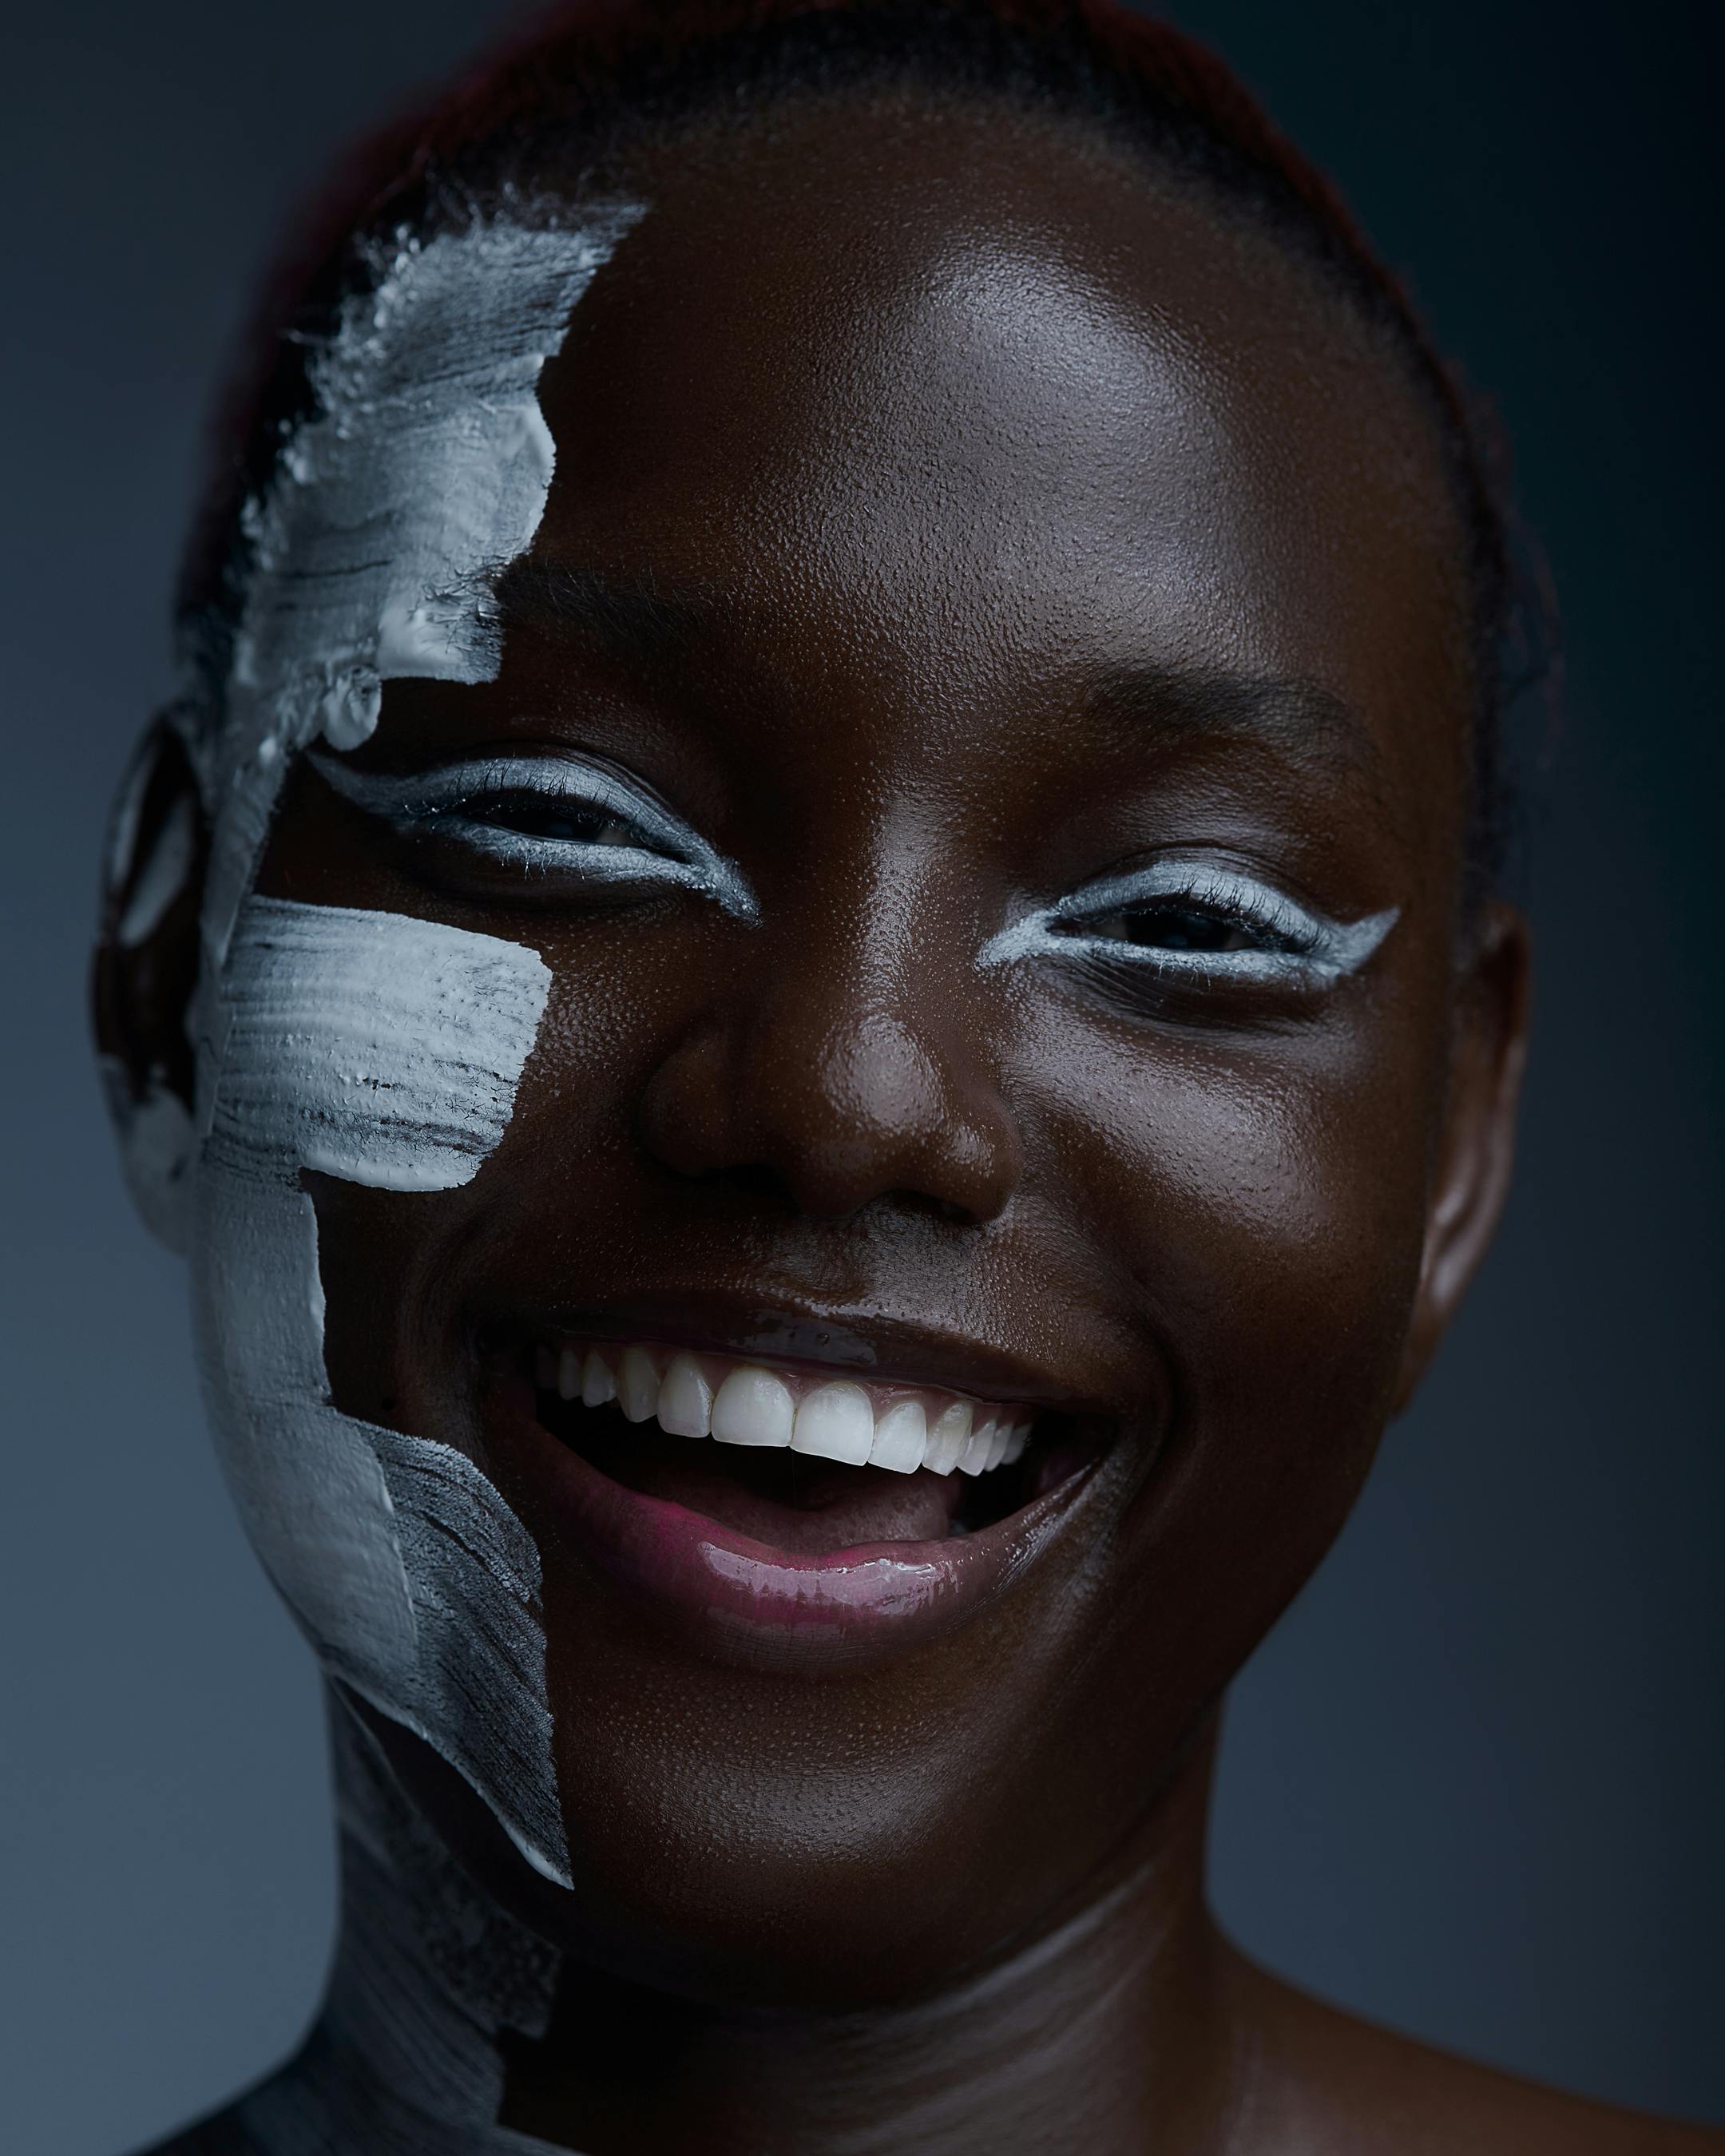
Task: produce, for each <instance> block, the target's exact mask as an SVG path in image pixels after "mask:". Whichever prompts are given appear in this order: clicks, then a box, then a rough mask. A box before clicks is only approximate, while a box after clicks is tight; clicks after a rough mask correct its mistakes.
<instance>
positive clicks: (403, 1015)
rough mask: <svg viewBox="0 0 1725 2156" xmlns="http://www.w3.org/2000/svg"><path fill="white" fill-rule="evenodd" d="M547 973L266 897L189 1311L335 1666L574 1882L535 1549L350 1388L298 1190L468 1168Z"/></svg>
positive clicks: (219, 1395) (232, 1007)
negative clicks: (349, 1407) (368, 1413)
mask: <svg viewBox="0 0 1725 2156" xmlns="http://www.w3.org/2000/svg"><path fill="white" fill-rule="evenodd" d="M550 985H551V975H550V971H549V969H548V968H547V966H546V964H545V962H544V961H543V960H542V958H541V957H539V955H538V953H537V952H535V951H531V950H529V949H527V948H526V947H525V946H524V945H521V944H518V943H509V942H504V941H502V940H501V938H500V937H495V936H478V935H474V934H471V933H470V932H468V931H466V930H465V929H459V928H451V927H446V926H445V925H444V923H442V922H440V921H413V920H408V919H407V918H405V917H403V916H401V915H398V914H390V913H375V912H364V911H352V910H351V909H349V908H347V907H345V906H300V905H296V904H294V903H292V902H290V901H285V900H280V899H268V898H257V897H254V898H249V899H248V900H246V901H245V903H244V906H242V907H241V909H240V914H239V920H238V921H237V922H236V924H235V927H234V933H233V935H232V937H230V939H229V944H228V959H227V962H226V964H225V965H224V967H223V971H222V975H221V979H220V983H219V986H218V998H217V1003H216V1009H215V1012H214V1014H213V1015H214V1034H213V1040H212V1043H211V1052H212V1061H213V1065H214V1075H213V1086H212V1091H211V1096H210V1120H209V1130H208V1135H207V1137H206V1138H205V1140H204V1143H203V1147H202V1150H201V1152H200V1156H199V1161H198V1173H197V1177H196V1182H195V1204H196V1222H195V1233H194V1236H193V1251H194V1262H193V1317H194V1322H195V1325H196V1329H197V1336H198V1354H199V1363H200V1368H201V1371H202V1374H203V1385H204V1392H205V1397H206V1399H207V1402H208V1407H209V1412H210V1419H211V1421H212V1423H213V1425H214V1428H215V1431H216V1437H217V1443H218V1449H219V1450H220V1452H221V1455H222V1460H223V1466H224V1467H225V1468H226V1470H227V1472H228V1480H229V1481H230V1483H231V1485H232V1486H233V1490H234V1499H235V1502H236V1504H237V1505H238V1507H239V1512H240V1516H241V1518H242V1520H243V1521H244V1525H245V1527H246V1531H247V1532H248V1534H249V1536H250V1537H251V1539H252V1542H253V1543H254V1546H255V1547H256V1548H257V1551H258V1553H259V1556H260V1558H262V1559H263V1561H264V1565H265V1567H266V1568H267V1569H268V1571H269V1573H270V1577H271V1578H272V1579H273V1580H274V1581H275V1584H276V1586H277V1587H278V1589H280V1592H281V1594H282V1595H283V1596H284V1598H285V1600H286V1601H287V1604H288V1605H289V1607H290V1609H291V1610H292V1611H293V1613H294V1615H295V1618H296V1619H297V1620H298V1621H299V1623H300V1625H301V1627H302V1628H303V1630H305V1633H306V1634H307V1635H308V1637H309V1638H310V1640H311V1643H312V1645H313V1646H314V1647H315V1648H316V1651H317V1654H318V1657H319V1659H320V1661H321V1663H322V1665H323V1666H324V1668H325V1669H326V1671H328V1673H329V1674H330V1675H331V1676H334V1677H337V1678H339V1679H340V1680H341V1681H342V1682H343V1683H345V1684H347V1685H348V1686H351V1687H352V1689H353V1690H354V1691H357V1692H358V1693H359V1694H361V1696H362V1697H364V1698H366V1699H367V1700H369V1701H370V1702H372V1705H373V1706H374V1707H377V1708H378V1709H379V1711H380V1712H383V1713H385V1714H387V1715H388V1716H390V1717H392V1718H393V1720H395V1721H397V1722H401V1723H402V1724H403V1726H404V1727H407V1728H409V1729H411V1730H413V1731H414V1732H416V1733H417V1734H418V1735H419V1736H421V1737H423V1738H424V1739H425V1740H426V1741H427V1742H428V1743H429V1744H431V1745H432V1746H433V1747H434V1749H435V1750H436V1751H438V1752H439V1753H440V1754H441V1755H442V1756H443V1757H444V1758H445V1759H447V1760H448V1761H449V1763H450V1764H451V1765H452V1766H454V1768H457V1769H458V1770H459V1772H460V1774H462V1775H463V1776H464V1777H465V1779H466V1780H467V1781H468V1783H469V1784H470V1786H471V1787H472V1788H473V1789H475V1790H476V1791H477V1792H478V1793H479V1794H480V1796H481V1797H483V1798H484V1799H485V1801H486V1803H487V1804H490V1807H491V1809H492V1811H493V1812H494V1813H495V1815H496V1817H497V1818H498V1820H499V1821H500V1822H501V1825H503V1826H504V1828H505V1829H506V1831H507V1832H508V1833H509V1835H510V1836H511V1839H512V1840H514V1841H515V1843H516V1846H517V1847H518V1848H519V1849H520V1850H521V1852H522V1854H523V1855H524V1856H526V1858H527V1859H528V1861H530V1862H531V1863H532V1864H533V1865H534V1866H535V1867H536V1869H537V1870H539V1871H542V1872H543V1873H544V1874H545V1875H546V1876H547V1877H550V1878H552V1879H557V1880H560V1881H566V1880H567V1869H568V1866H567V1850H566V1848H565V1845H564V1840H563V1831H562V1820H561V1815H560V1813H559V1809H558V1805H557V1785H556V1776H555V1772H554V1769H553V1768H552V1753H551V1714H550V1710H549V1707H547V1702H546V1696H545V1645H544V1636H543V1631H542V1625H541V1620H540V1613H539V1588H540V1573H539V1558H538V1553H537V1552H536V1550H535V1548H534V1547H533V1544H532V1542H531V1538H530V1537H528V1535H527V1533H526V1531H525V1529H524V1528H523V1527H521V1524H520V1522H518V1521H517V1520H516V1517H515V1515H514V1514H513V1512H511V1510H510V1508H509V1507H508V1506H507V1505H506V1503H505V1502H504V1501H503V1499H502V1497H501V1496H500V1495H499V1494H498V1492H497V1491H495V1489H494V1488H493V1487H492V1486H491V1484H490V1482H489V1481H487V1480H486V1479H485V1476H483V1475H482V1474H481V1473H480V1471H479V1469H478V1468H477V1467H475V1466H474V1464H473V1463H472V1461H471V1460H469V1459H468V1458H467V1457H466V1455H465V1454H464V1453H460V1452H458V1451H455V1450H453V1449H452V1448H451V1447H449V1446H448V1445H439V1444H434V1443H432V1442H430V1441H429V1440H425V1439H423V1438H419V1437H404V1436H403V1435H400V1434H399V1433H398V1432H396V1431H393V1430H385V1429H382V1428H380V1427H377V1425H374V1424H369V1423H365V1422H362V1421H359V1420H357V1419H356V1418H354V1417H352V1416H351V1415H347V1414H342V1413H341V1411H340V1410H339V1409H336V1408H335V1407H333V1406H332V1405H331V1404H330V1400H329V1379H328V1375H327V1373H326V1369H325V1365H324V1355H323V1317H324V1309H323V1291H322V1287H321V1281H320V1278H319V1274H318V1265H317V1220H316V1214H315V1212H314V1210H313V1208H312V1201H311V1198H310V1197H309V1196H308V1195H307V1193H305V1190H304V1189H303V1188H301V1177H302V1175H303V1174H304V1173H305V1171H306V1170H308V1169H316V1170H318V1171H321V1173H325V1174H327V1175H332V1176H338V1177H340V1178H342V1179H344V1180H345V1181H347V1182H351V1183H361V1184H363V1185H365V1186H367V1188H372V1189H383V1190H395V1191H403V1192H425V1191H434V1190H449V1189H454V1188H459V1187H460V1186H461V1185H463V1184H465V1183H470V1182H471V1180H472V1179H473V1178H474V1176H475V1174H477V1173H478V1172H479V1168H480V1163H481V1162H482V1161H483V1160H484V1159H485V1156H486V1155H487V1154H488V1153H489V1152H491V1151H492V1149H493V1148H494V1147H495V1146H496V1144H497V1143H498V1142H499V1140H500V1139H501V1137H502V1135H503V1132H504V1129H505V1127H506V1125H507V1123H508V1121H509V1117H510V1113H511V1109H512V1107H513V1106H514V1101H515V1092H516V1085H517V1083H518V1082H519V1081H520V1077H521V1070H522V1068H523V1066H524V1065H525V1064H526V1060H527V1056H528V1054H529V1052H530V1051H531V1048H532V1045H533V1040H534V1037H535V1035H536V1033H537V1030H538V1026H539V1021H540V1019H541V1016H542V1014H543V1012H544V1009H545V1003H546V998H547V994H548V993H549V990H550Z"/></svg>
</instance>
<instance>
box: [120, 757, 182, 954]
mask: <svg viewBox="0 0 1725 2156" xmlns="http://www.w3.org/2000/svg"><path fill="white" fill-rule="evenodd" d="M197 851H198V809H197V804H196V803H194V802H193V801H191V800H190V799H188V798H187V797H186V796H184V795H183V794H182V796H181V798H179V799H178V800H177V801H176V802H174V803H173V804H172V806H171V807H170V808H169V809H168V812H167V815H166V816H165V817H163V819H162V829H160V830H159V831H158V832H157V834H156V841H155V844H153V845H152V846H151V849H150V850H149V852H148V853H147V854H146V855H145V857H144V859H143V860H141V862H140V863H139V864H138V868H137V873H136V878H135V880H134V881H133V884H132V887H131V896H129V897H128V898H127V900H126V910H125V911H124V912H123V913H121V916H120V919H119V921H117V922H116V925H115V929H114V940H115V942H116V943H118V944H119V945H120V947H121V949H122V950H125V951H135V950H136V948H137V947H138V946H139V944H141V943H146V942H148V941H149V939H150V938H151V936H153V935H154V934H155V932H156V931H157V929H158V928H159V927H161V926H162V920H163V918H164V916H166V914H167V910H168V908H169V907H170V906H172V904H173V902H174V901H175V900H176V899H177V897H178V896H180V894H181V892H182V891H184V889H185V888H186V885H187V880H188V879H189V878H190V876H191V874H192V864H193V860H195V858H196V856H197Z"/></svg>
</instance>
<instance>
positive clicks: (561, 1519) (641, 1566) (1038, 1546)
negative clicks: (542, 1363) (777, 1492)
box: [532, 1420, 1094, 1670]
mask: <svg viewBox="0 0 1725 2156" xmlns="http://www.w3.org/2000/svg"><path fill="white" fill-rule="evenodd" d="M532 1433H533V1435H534V1437H535V1439H536V1444H535V1445H534V1450H535V1451H536V1453H537V1455H538V1463H537V1464H538V1466H539V1469H540V1473H539V1476H537V1477H536V1480H537V1481H539V1483H540V1487H541V1489H542V1491H543V1492H544V1494H545V1495H546V1496H548V1497H549V1498H550V1500H551V1501H552V1505H553V1506H554V1507H555V1509H556V1512H557V1522H558V1525H559V1526H560V1527H561V1528H562V1531H563V1535H562V1538H561V1539H565V1540H566V1542H567V1543H572V1544H573V1546H574V1548H575V1549H576V1550H577V1551H578V1553H579V1555H580V1556H581V1558H583V1560H584V1561H585V1562H586V1563H587V1564H588V1565H589V1566H590V1567H591V1568H592V1569H593V1571H594V1572H595V1573H598V1574H599V1575H600V1576H601V1577H603V1578H605V1579H606V1580H608V1581H609V1582H610V1583H611V1584H613V1585H614V1586H617V1587H620V1588H622V1589H624V1591H625V1592H626V1593H627V1594H629V1595H630V1596H631V1597H632V1598H633V1599H637V1600H639V1602H641V1603H642V1604H644V1605H645V1606H646V1607H648V1608H649V1609H650V1610H651V1611H652V1613H653V1614H655V1616H656V1617H657V1618H658V1619H659V1620H660V1621H661V1622H664V1621H667V1620H669V1621H670V1623H672V1624H673V1625H675V1627H676V1628H677V1629H679V1630H684V1631H685V1632H688V1633H691V1634H692V1635H694V1641H693V1643H694V1644H696V1645H699V1646H701V1648H702V1649H704V1650H706V1651H708V1652H713V1651H717V1652H719V1653H721V1654H725V1653H726V1650H729V1655H730V1656H732V1657H734V1658H736V1659H737V1660H740V1661H748V1662H752V1663H755V1664H757V1665H760V1666H768V1667H775V1668H801V1669H807V1670H819V1669H820V1668H822V1667H845V1668H854V1667H855V1666H858V1665H859V1664H865V1663H870V1662H875V1661H887V1660H890V1659H891V1658H893V1657H894V1656H896V1655H900V1654H903V1653H906V1652H907V1651H908V1650H911V1649H912V1648H914V1647H918V1646H922V1645H925V1644H926V1643H927V1642H929V1641H931V1640H939V1639H942V1638H944V1637H945V1636H946V1635H947V1634H948V1633H951V1632H954V1631H956V1630H958V1629H959V1628H960V1627H961V1626H962V1625H968V1624H969V1623H971V1622H972V1621H973V1620H974V1619H975V1618H977V1617H978V1616H979V1615H980V1614H982V1613H983V1611H984V1610H985V1609H988V1606H989V1605H990V1604H992V1603H993V1602H994V1601H995V1600H996V1599H998V1598H999V1596H1001V1595H1002V1594H1004V1593H1005V1592H1007V1590H1008V1589H1010V1588H1012V1587H1013V1586H1014V1585H1016V1584H1018V1583H1019V1581H1021V1580H1022V1579H1023V1578H1024V1575H1025V1574H1026V1573H1028V1572H1029V1571H1030V1570H1032V1569H1040V1564H1041V1562H1042V1560H1043V1559H1044V1558H1045V1555H1046V1553H1048V1551H1049V1549H1050V1547H1051V1546H1052V1545H1053V1544H1054V1543H1055V1542H1056V1541H1057V1540H1060V1539H1063V1538H1064V1533H1065V1530H1067V1529H1068V1528H1069V1527H1070V1526H1071V1524H1072V1523H1073V1521H1074V1518H1075V1516H1076V1513H1077V1512H1079V1511H1080V1510H1081V1508H1082V1501H1083V1498H1084V1496H1085V1493H1086V1490H1087V1489H1088V1488H1089V1486H1090V1485H1091V1482H1092V1481H1093V1479H1094V1478H1093V1475H1092V1472H1091V1468H1089V1467H1085V1468H1081V1469H1080V1470H1079V1471H1077V1472H1076V1474H1074V1475H1071V1476H1068V1477H1067V1478H1066V1480H1065V1481H1063V1482H1061V1483H1060V1484H1059V1485H1057V1486H1056V1487H1055V1488H1054V1489H1052V1490H1049V1491H1045V1492H1044V1493H1043V1495H1042V1496H1040V1497H1038V1498H1035V1499H1034V1500H1033V1501H1032V1502H1031V1503H1029V1505H1026V1506H1025V1507H1023V1509H1022V1510H1021V1511H1019V1512H1014V1513H1012V1514H1010V1515H1009V1517H1007V1518H1005V1519H1004V1520H998V1521H996V1522H994V1523H993V1526H991V1527H980V1528H978V1529H977V1530H976V1531H975V1532H973V1533H972V1534H968V1535H963V1536H954V1537H952V1539H951V1540H950V1541H947V1542H916V1543H862V1544H860V1545H859V1546H858V1547H857V1548H854V1549H839V1550H828V1551H822V1552H821V1553H819V1555H816V1556H798V1555H793V1554H792V1553H789V1552H788V1551H785V1550H778V1549H774V1548H771V1547H770V1545H768V1544H767V1543H758V1542H756V1541H754V1540H752V1538H751V1537H748V1536H747V1535H741V1534H736V1533H733V1532H732V1530H731V1529H729V1528H728V1527H721V1526H720V1525H719V1523H718V1522H716V1521H714V1520H710V1519H708V1518H706V1517H705V1516H704V1515H703V1514H701V1513H699V1512H691V1511H690V1510H689V1509H688V1507H686V1506H683V1505H677V1504H673V1503H670V1501H667V1500H665V1498H662V1497H649V1496H643V1495H642V1494H641V1493H640V1492H639V1491H634V1490H629V1489H626V1488H625V1487H624V1486H623V1485H622V1484H621V1483H619V1482H614V1481H612V1480H611V1478H610V1476H608V1475H602V1474H601V1473H600V1472H599V1471H598V1469H597V1468H596V1467H593V1466H590V1465H589V1464H588V1462H587V1461H586V1460H583V1459H582V1457H581V1455H579V1454H578V1453H577V1452H573V1451H572V1450H569V1448H568V1447H567V1445H562V1444H560V1443H559V1442H558V1441H557V1439H556V1438H555V1437H553V1436H552V1435H551V1433H550V1432H549V1431H548V1430H546V1429H545V1428H544V1426H543V1424H541V1423H539V1422H538V1421H537V1420H534V1422H533V1424H532Z"/></svg>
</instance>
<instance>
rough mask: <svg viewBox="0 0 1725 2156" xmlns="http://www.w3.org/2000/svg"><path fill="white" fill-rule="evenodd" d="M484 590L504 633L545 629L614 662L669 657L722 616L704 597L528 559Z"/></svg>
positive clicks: (715, 602)
mask: <svg viewBox="0 0 1725 2156" xmlns="http://www.w3.org/2000/svg"><path fill="white" fill-rule="evenodd" d="M490 593H491V598H492V600H493V603H494V604H495V608H496V610H497V619H498V620H499V621H500V623H501V624H502V626H503V627H504V629H510V628H511V627H514V626H516V625H517V624H519V625H521V626H522V627H530V626H531V627H532V628H536V629H551V630H553V631H556V632H558V633H560V634H565V635H570V636H574V637H577V638H579V639H581V640H582V641H583V642H584V643H588V644H596V645H598V647H599V648H600V649H602V650H603V651H606V652H608V653H612V654H615V655H616V656H617V657H619V658H620V659H635V660H647V661H651V660H663V659H667V658H674V657H675V656H676V655H677V654H679V653H680V652H682V651H685V650H686V649H688V647H689V646H690V645H691V644H693V643H694V642H696V640H697V639H699V638H700V637H701V636H702V635H704V634H708V633H710V632H711V630H712V629H714V628H715V627H716V625H717V624H718V623H719V621H720V620H721V619H722V617H723V615H724V613H725V612H726V608H724V606H723V605H722V603H721V601H720V600H719V599H718V598H716V597H715V596H714V595H713V594H712V593H707V592H704V591H698V590H695V589H691V588H687V587H684V586H677V587H670V588H668V587H667V586H665V584H664V583H661V582H660V580H659V579H657V578H656V577H652V576H645V577H617V576H611V575H607V574H606V573H604V572H603V571H600V570H598V569H588V568H582V567H578V566H577V565H576V564H575V563H573V562H559V561H556V560H549V561H546V560H540V559H538V558H536V557H532V556H523V557H521V559H520V560H518V561H514V562H511V563H510V564H509V566H508V567H506V569H503V570H502V571H501V572H499V573H498V574H497V575H496V576H495V577H492V578H491V579H490Z"/></svg>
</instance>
